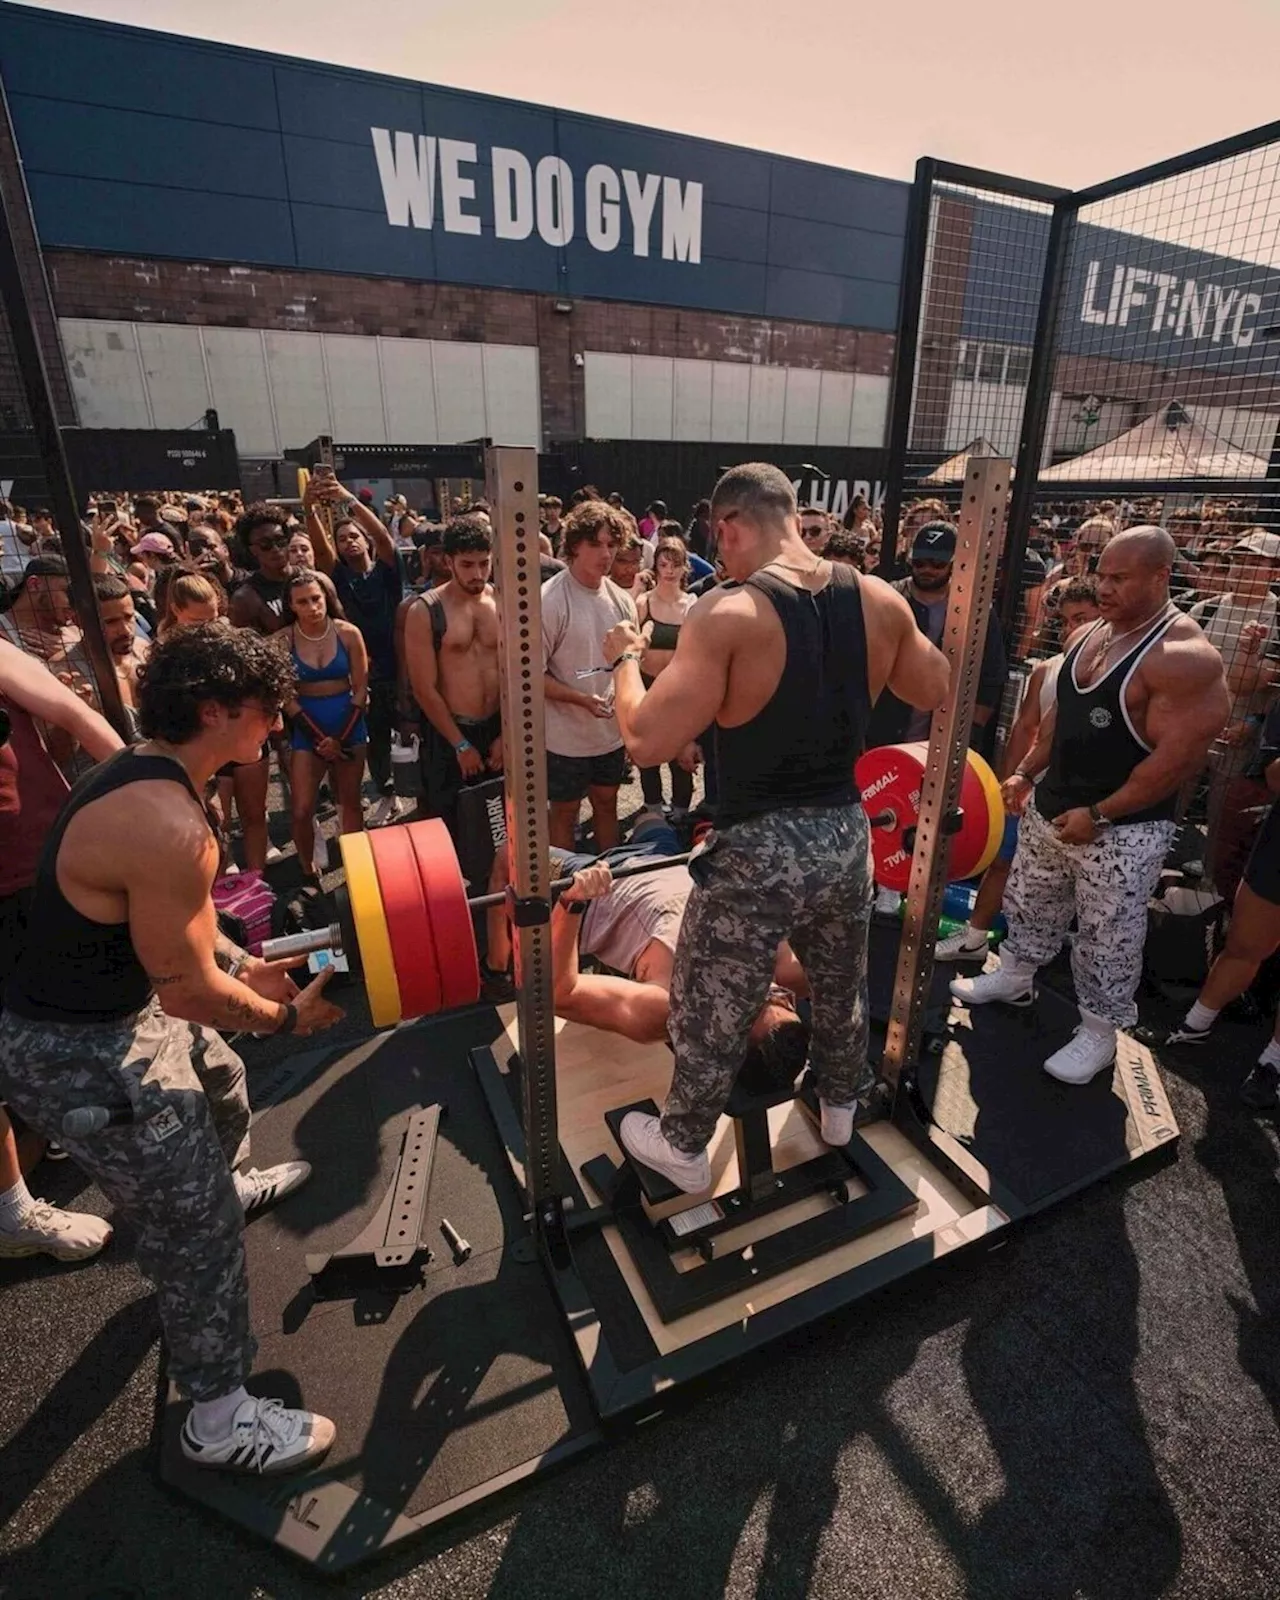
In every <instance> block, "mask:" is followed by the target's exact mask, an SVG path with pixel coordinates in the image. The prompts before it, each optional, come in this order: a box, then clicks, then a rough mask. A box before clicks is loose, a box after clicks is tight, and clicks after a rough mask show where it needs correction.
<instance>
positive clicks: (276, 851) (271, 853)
mask: <svg viewBox="0 0 1280 1600" xmlns="http://www.w3.org/2000/svg"><path fill="white" fill-rule="evenodd" d="M283 860H284V851H283V850H281V849H280V848H279V847H278V846H277V845H274V844H269V845H268V846H267V855H266V862H267V865H268V866H272V865H274V863H275V862H277V861H283Z"/></svg>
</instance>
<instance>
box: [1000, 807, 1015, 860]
mask: <svg viewBox="0 0 1280 1600" xmlns="http://www.w3.org/2000/svg"><path fill="white" fill-rule="evenodd" d="M1017 848H1018V819H1017V817H1006V818H1005V819H1004V838H1003V839H1001V841H1000V848H999V849H998V850H997V851H996V860H997V861H1012V860H1013V852H1014V851H1015V850H1016V849H1017Z"/></svg>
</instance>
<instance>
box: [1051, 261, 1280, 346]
mask: <svg viewBox="0 0 1280 1600" xmlns="http://www.w3.org/2000/svg"><path fill="white" fill-rule="evenodd" d="M1261 310H1262V296H1261V295H1260V294H1250V293H1246V292H1244V291H1242V290H1240V289H1229V288H1228V287H1227V286H1226V284H1223V283H1215V282H1212V281H1209V282H1205V281H1204V280H1200V279H1196V278H1187V277H1180V276H1179V275H1178V274H1176V273H1172V272H1151V271H1148V270H1147V269H1146V268H1145V267H1131V266H1126V265H1125V264H1123V263H1117V265H1115V266H1113V267H1112V268H1111V269H1110V273H1109V274H1108V273H1107V271H1106V270H1104V266H1103V263H1102V262H1101V261H1096V260H1095V261H1090V263H1089V266H1088V270H1087V271H1086V273H1085V280H1084V298H1083V302H1082V304H1081V307H1080V321H1081V322H1085V323H1090V324H1092V325H1094V326H1095V327H1100V328H1129V327H1132V328H1134V329H1135V330H1137V331H1139V332H1144V331H1150V332H1151V333H1159V334H1164V335H1166V336H1171V337H1173V338H1175V339H1190V340H1194V341H1195V342H1196V343H1203V342H1209V343H1212V344H1224V343H1225V344H1230V345H1234V346H1235V347H1236V348H1237V349H1241V350H1243V349H1247V348H1248V346H1249V345H1251V344H1252V343H1253V341H1254V338H1255V336H1256V335H1257V331H1258V326H1257V318H1258V313H1259V312H1260V311H1261Z"/></svg>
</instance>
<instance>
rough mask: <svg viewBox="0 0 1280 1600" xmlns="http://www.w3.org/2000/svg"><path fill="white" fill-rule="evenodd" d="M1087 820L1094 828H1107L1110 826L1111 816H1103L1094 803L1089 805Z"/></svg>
mask: <svg viewBox="0 0 1280 1600" xmlns="http://www.w3.org/2000/svg"><path fill="white" fill-rule="evenodd" d="M1089 820H1090V821H1091V822H1092V823H1093V825H1094V827H1095V828H1109V827H1110V826H1111V818H1110V817H1104V816H1103V815H1102V813H1101V811H1099V810H1098V808H1097V806H1096V805H1093V806H1090V807H1089Z"/></svg>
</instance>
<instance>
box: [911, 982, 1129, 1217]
mask: <svg viewBox="0 0 1280 1600" xmlns="http://www.w3.org/2000/svg"><path fill="white" fill-rule="evenodd" d="M959 1015H960V1016H961V1018H962V1019H963V1018H965V1017H967V1021H964V1020H961V1021H960V1022H958V1023H957V1024H955V1025H953V1026H952V1028H951V1029H950V1031H949V1033H948V1042H947V1045H946V1048H945V1049H944V1051H943V1052H942V1054H941V1055H940V1056H932V1057H926V1058H925V1060H924V1062H923V1063H922V1064H921V1067H920V1069H919V1073H918V1080H919V1083H920V1088H921V1091H922V1093H923V1096H924V1102H925V1104H926V1106H927V1107H928V1108H929V1109H930V1111H931V1113H932V1115H933V1119H934V1121H935V1122H936V1123H937V1124H938V1125H939V1127H941V1128H942V1129H944V1130H945V1131H946V1132H947V1133H950V1134H952V1135H953V1136H954V1137H955V1138H957V1139H960V1140H962V1141H963V1142H965V1143H966V1144H968V1146H969V1148H970V1149H971V1150H972V1151H973V1153H974V1155H975V1156H976V1157H977V1158H978V1160H979V1161H981V1162H982V1164H983V1165H984V1166H985V1167H987V1168H988V1170H989V1171H991V1172H992V1173H993V1174H994V1175H996V1176H997V1177H998V1178H999V1180H1000V1182H1001V1183H1003V1184H1004V1185H1005V1186H1006V1187H1007V1188H1009V1189H1010V1190H1012V1192H1013V1193H1014V1194H1015V1195H1017V1197H1018V1198H1019V1199H1020V1200H1021V1201H1022V1202H1023V1203H1024V1204H1025V1205H1027V1206H1029V1207H1031V1208H1034V1207H1035V1206H1036V1205H1038V1204H1041V1203H1043V1202H1045V1201H1047V1200H1048V1199H1050V1198H1051V1197H1052V1196H1054V1195H1058V1194H1062V1193H1064V1192H1069V1191H1070V1190H1072V1189H1074V1188H1077V1187H1079V1186H1081V1185H1083V1184H1086V1183H1092V1182H1094V1181H1095V1180H1096V1179H1097V1178H1098V1177H1100V1176H1102V1175H1103V1174H1105V1173H1107V1172H1109V1171H1111V1170H1113V1169H1114V1168H1116V1167H1119V1166H1122V1165H1123V1164H1124V1163H1125V1162H1126V1161H1127V1160H1128V1159H1129V1155H1130V1151H1129V1143H1128V1140H1127V1137H1126V1134H1127V1116H1126V1107H1125V1103H1124V1101H1123V1099H1122V1098H1121V1097H1120V1095H1119V1094H1117V1093H1116V1092H1115V1090H1114V1089H1113V1087H1112V1075H1111V1074H1110V1073H1106V1072H1104V1073H1100V1074H1099V1075H1098V1077H1096V1078H1095V1079H1094V1080H1093V1082H1092V1083H1088V1084H1083V1085H1080V1084H1065V1083H1059V1082H1058V1081H1057V1080H1056V1079H1055V1078H1051V1077H1050V1076H1049V1075H1048V1073H1047V1072H1045V1071H1044V1070H1043V1063H1044V1061H1045V1059H1046V1057H1048V1056H1050V1055H1051V1054H1052V1053H1053V1052H1054V1051H1055V1050H1056V1049H1058V1047H1059V1046H1060V1045H1063V1044H1065V1043H1066V1042H1067V1040H1068V1039H1069V1038H1070V1037H1071V1034H1072V1030H1073V1029H1074V1028H1075V1026H1076V1024H1077V1023H1078V1022H1079V1020H1080V1013H1079V1012H1078V1011H1077V1009H1076V1007H1075V1006H1074V1005H1073V1004H1072V1003H1071V1002H1070V1001H1069V1000H1067V999H1065V998H1064V997H1063V996H1062V995H1060V994H1058V993H1057V992H1056V991H1055V990H1053V989H1050V988H1049V987H1048V986H1046V985H1042V986H1041V987H1040V988H1039V989H1038V991H1037V999H1036V1003H1035V1005H1034V1006H1031V1007H1026V1008H1015V1007H1012V1006H1005V1005H999V1004H992V1005H984V1006H975V1007H974V1008H973V1009H972V1011H969V1012H967V1013H963V1012H962V1013H960V1014H959Z"/></svg>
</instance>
